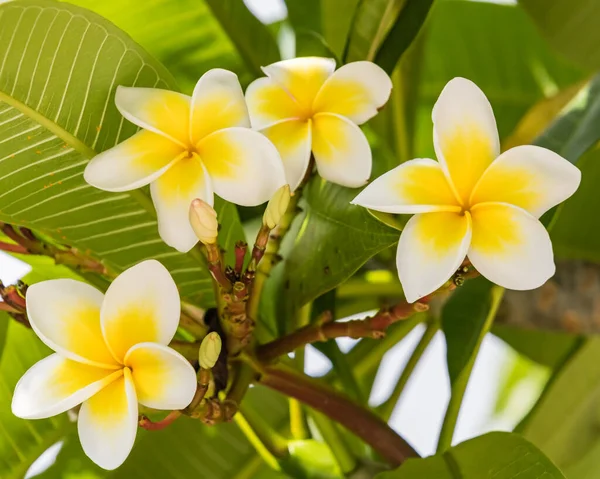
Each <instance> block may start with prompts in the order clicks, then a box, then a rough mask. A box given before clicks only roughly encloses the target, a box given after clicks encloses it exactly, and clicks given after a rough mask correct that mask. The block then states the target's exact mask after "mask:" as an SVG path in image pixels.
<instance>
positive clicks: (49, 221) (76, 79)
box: [0, 0, 240, 304]
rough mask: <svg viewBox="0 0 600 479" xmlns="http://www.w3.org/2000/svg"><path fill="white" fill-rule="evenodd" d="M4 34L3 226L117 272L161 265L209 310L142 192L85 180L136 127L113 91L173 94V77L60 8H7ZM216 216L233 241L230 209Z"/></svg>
mask: <svg viewBox="0 0 600 479" xmlns="http://www.w3.org/2000/svg"><path fill="white" fill-rule="evenodd" d="M0 31H1V32H2V33H1V36H0V58H2V62H1V65H2V70H1V71H0V123H2V130H1V131H0V142H2V157H1V160H2V161H0V191H1V193H0V201H1V206H0V220H1V221H5V222H8V223H12V224H16V225H22V226H27V227H31V228H33V229H35V230H37V231H40V232H42V233H43V234H45V235H48V236H50V237H52V238H53V239H54V240H55V241H57V242H62V243H66V244H68V245H70V246H74V247H77V248H78V249H79V250H80V251H83V252H85V253H86V254H89V255H90V256H93V257H96V258H98V259H100V260H102V262H103V263H104V264H105V265H107V266H108V267H109V268H110V269H111V270H113V271H121V270H123V269H125V268H127V267H129V266H131V265H133V264H135V263H138V262H139V261H141V260H143V259H146V258H156V259H160V260H161V262H162V263H163V264H164V265H165V266H166V267H167V268H168V269H169V270H170V271H171V273H172V275H173V278H174V279H175V281H176V282H177V284H178V285H179V287H180V289H181V293H182V295H183V296H184V297H193V298H194V299H197V300H199V301H201V302H203V303H204V304H211V303H212V302H213V299H212V297H211V296H212V295H211V293H212V286H211V280H210V275H209V273H208V271H207V269H206V268H205V266H204V264H203V263H202V262H199V261H198V258H197V256H195V257H193V256H192V255H191V254H187V255H185V254H180V253H178V252H176V251H175V250H173V249H171V248H169V247H167V246H166V245H165V244H164V243H163V242H162V240H161V239H160V238H159V236H158V230H157V224H156V219H155V217H154V209H153V207H152V204H151V202H150V200H149V198H148V196H147V195H146V194H145V193H144V192H142V191H139V190H137V191H133V192H129V193H118V194H115V193H108V192H104V191H101V190H98V189H96V188H93V187H92V186H90V185H88V184H87V183H86V182H85V181H84V179H83V175H82V173H83V169H84V168H85V165H86V164H87V161H88V160H89V159H90V158H91V157H92V156H93V155H94V154H95V152H99V151H102V150H104V149H107V148H109V147H111V146H113V145H114V144H116V143H118V142H120V141H123V140H124V139H125V138H127V137H129V136H130V135H132V134H133V133H135V131H136V130H137V127H136V126H135V125H133V124H131V123H129V122H128V121H126V120H125V119H124V118H123V117H121V115H120V114H119V112H118V111H117V109H116V107H115V106H114V100H113V95H114V89H115V87H116V86H117V85H135V86H148V87H162V88H170V89H173V88H176V87H175V83H174V81H173V79H172V77H171V76H170V74H169V73H168V72H167V71H166V70H165V69H164V67H162V66H161V65H160V64H159V63H158V62H156V61H155V60H154V59H152V58H151V57H150V56H148V55H147V54H146V53H145V52H144V51H143V50H142V49H141V48H140V47H139V46H137V45H136V44H135V43H134V42H133V41H131V39H130V38H129V37H128V36H127V35H126V34H124V33H123V32H121V31H120V30H118V29H117V28H115V27H114V26H113V25H111V24H110V23H109V22H107V21H106V20H104V19H103V18H101V17H99V16H98V15H95V14H93V13H91V12H88V11H86V10H82V9H80V8H78V7H74V6H71V5H68V4H65V3H61V4H57V3H55V2H51V1H47V0H46V1H45V0H40V1H36V0H23V1H16V2H10V3H5V4H3V5H2V6H0ZM98 65H101V74H100V73H95V72H96V68H100V67H98ZM99 71H100V70H99ZM51 99H55V100H54V101H51ZM56 99H58V101H56ZM217 210H220V211H218V212H220V213H221V214H223V213H225V212H227V213H228V214H224V215H223V216H222V218H223V219H224V224H223V229H225V230H227V231H228V232H230V233H231V234H230V235H229V234H225V235H224V237H227V239H230V240H232V241H233V242H235V240H237V239H239V237H236V236H237V235H238V234H239V231H240V228H239V226H236V224H235V223H236V222H237V223H238V224H239V220H238V219H237V215H236V214H235V209H232V207H230V206H228V205H227V204H226V203H224V202H223V203H221V204H220V206H218V207H217ZM236 228H237V229H236ZM234 233H235V234H234ZM232 246H233V243H229V244H228V245H225V247H226V248H227V249H232Z"/></svg>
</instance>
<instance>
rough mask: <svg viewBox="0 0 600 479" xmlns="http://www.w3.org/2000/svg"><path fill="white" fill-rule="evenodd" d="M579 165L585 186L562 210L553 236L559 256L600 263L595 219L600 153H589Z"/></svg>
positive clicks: (599, 235)
mask: <svg viewBox="0 0 600 479" xmlns="http://www.w3.org/2000/svg"><path fill="white" fill-rule="evenodd" d="M578 166H579V167H580V168H581V185H580V186H579V189H578V190H577V191H576V192H575V194H574V195H573V196H572V197H571V198H569V199H568V200H567V201H566V202H565V203H564V204H563V205H562V206H561V207H560V208H559V210H558V212H557V214H556V216H555V220H554V223H553V224H551V231H550V237H551V238H552V244H553V247H554V252H555V255H556V256H557V257H559V258H571V259H584V260H588V261H595V262H600V223H598V221H594V220H593V218H595V217H596V216H597V214H598V204H600V190H599V189H598V183H599V182H600V150H594V151H591V152H590V153H588V154H586V155H585V156H584V157H583V158H582V159H581V160H580V162H579V163H578Z"/></svg>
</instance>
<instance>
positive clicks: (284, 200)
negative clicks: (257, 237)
mask: <svg viewBox="0 0 600 479" xmlns="http://www.w3.org/2000/svg"><path fill="white" fill-rule="evenodd" d="M289 204H290V185H284V186H282V187H281V188H279V189H278V190H277V191H276V192H275V194H274V195H273V197H272V198H271V199H270V200H269V204H268V205H267V209H266V210H265V214H264V215H263V225H265V226H266V227H267V228H269V229H273V228H275V226H277V224H278V223H279V221H281V217H282V216H283V215H284V213H285V211H286V210H287V207H288V205H289Z"/></svg>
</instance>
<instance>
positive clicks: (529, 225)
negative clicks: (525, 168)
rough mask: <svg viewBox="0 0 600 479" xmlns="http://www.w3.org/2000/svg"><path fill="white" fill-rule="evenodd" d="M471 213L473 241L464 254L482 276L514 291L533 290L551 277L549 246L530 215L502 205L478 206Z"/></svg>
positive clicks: (541, 230) (543, 229) (542, 227)
mask: <svg viewBox="0 0 600 479" xmlns="http://www.w3.org/2000/svg"><path fill="white" fill-rule="evenodd" d="M471 213H472V215H473V240H472V243H471V248H470V249H469V253H468V255H469V259H470V260H471V263H473V266H475V268H476V269H477V271H479V272H480V273H481V274H482V275H483V276H485V277H486V278H487V279H489V280H490V281H492V282H494V283H496V284H498V285H500V286H503V287H505V288H508V289H516V290H527V289H534V288H537V287H539V286H541V285H542V284H544V283H545V282H546V281H547V280H548V279H549V278H550V277H552V275H553V274H554V271H555V266H554V257H553V254H552V243H551V241H550V237H549V235H548V232H547V231H546V229H545V228H544V226H543V225H542V223H540V222H539V221H538V220H537V219H536V218H535V217H534V216H532V215H530V214H529V213H527V212H526V211H525V210H523V209H521V208H518V207H516V206H512V205H508V204H505V203H480V204H478V205H475V206H474V207H472V208H471Z"/></svg>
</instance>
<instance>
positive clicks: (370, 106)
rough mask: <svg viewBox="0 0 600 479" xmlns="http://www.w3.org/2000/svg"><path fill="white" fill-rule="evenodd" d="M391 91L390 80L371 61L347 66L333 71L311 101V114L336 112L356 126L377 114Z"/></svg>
mask: <svg viewBox="0 0 600 479" xmlns="http://www.w3.org/2000/svg"><path fill="white" fill-rule="evenodd" d="M391 92H392V80H391V79H390V77H389V76H388V75H387V73H386V72H385V71H384V70H383V69H382V68H381V67H379V66H378V65H376V64H375V63H372V62H367V61H361V62H353V63H348V64H347V65H344V66H342V67H340V68H339V69H338V70H336V71H335V72H334V73H333V75H331V76H330V77H329V78H328V79H327V81H325V83H324V84H323V87H322V88H321V90H320V91H319V93H318V94H317V97H316V98H315V103H314V105H313V108H314V110H315V112H322V113H337V114H338V115H343V116H345V117H346V118H349V119H350V120H352V121H353V122H354V123H357V124H358V125H360V124H362V123H364V122H366V121H367V120H369V119H371V118H373V117H374V116H375V115H377V112H378V110H379V109H380V108H381V107H382V106H383V105H385V103H386V102H387V101H388V99H389V97H390V93H391Z"/></svg>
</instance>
